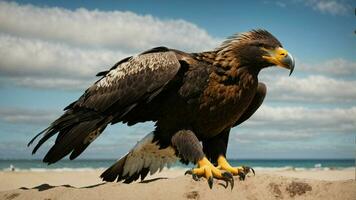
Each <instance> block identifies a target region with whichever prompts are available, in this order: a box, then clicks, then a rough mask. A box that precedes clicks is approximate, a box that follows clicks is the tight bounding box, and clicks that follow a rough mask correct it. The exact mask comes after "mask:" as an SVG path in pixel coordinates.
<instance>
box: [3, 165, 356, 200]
mask: <svg viewBox="0 0 356 200" xmlns="http://www.w3.org/2000/svg"><path fill="white" fill-rule="evenodd" d="M100 173H101V171H100V170H92V171H65V172H57V171H45V172H30V171H22V172H4V171H2V172H0V180H1V181H0V199H6V200H10V199H47V200H49V199H140V200H142V199H215V200H216V199H356V181H355V180H354V177H355V175H354V170H353V169H347V170H346V169H345V170H306V171H294V170H285V171H257V174H256V176H253V175H250V176H249V177H247V178H246V180H245V181H239V180H238V178H237V177H236V178H235V187H234V188H233V190H231V189H230V188H227V189H225V188H224V187H223V185H222V183H223V182H221V181H215V182H214V187H213V189H209V187H208V184H207V182H206V181H205V180H203V179H202V180H200V181H194V180H192V179H191V177H190V176H188V175H187V176H184V175H183V174H184V171H183V170H172V169H170V170H164V171H163V172H161V173H159V174H155V175H153V176H150V177H148V178H147V179H146V180H145V181H144V182H135V183H132V184H123V183H104V182H101V180H100V179H99V175H100Z"/></svg>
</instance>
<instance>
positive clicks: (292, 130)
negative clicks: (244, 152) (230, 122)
mask: <svg viewBox="0 0 356 200" xmlns="http://www.w3.org/2000/svg"><path fill="white" fill-rule="evenodd" d="M355 129H356V107H350V108H343V109H341V108H329V109H326V108H323V109H315V108H305V107H272V106H262V107H261V108H260V109H259V110H258V111H257V112H256V113H255V115H253V116H252V117H251V119H250V120H248V121H246V122H245V123H244V124H242V125H241V126H240V127H237V128H235V129H233V131H232V133H233V134H232V135H233V138H234V140H236V142H239V143H250V142H252V143H254V142H256V141H259V142H280V141H292V142H296V141H306V140H312V139H315V138H318V137H320V136H321V135H324V136H325V135H333V136H336V135H337V136H342V135H350V134H352V133H353V132H354V130H355Z"/></svg>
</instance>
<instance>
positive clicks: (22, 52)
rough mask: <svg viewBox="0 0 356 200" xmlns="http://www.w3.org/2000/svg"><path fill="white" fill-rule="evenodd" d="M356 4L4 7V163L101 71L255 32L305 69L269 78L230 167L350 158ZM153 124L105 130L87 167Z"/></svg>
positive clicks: (0, 26) (0, 144)
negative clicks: (252, 161) (131, 59)
mask: <svg viewBox="0 0 356 200" xmlns="http://www.w3.org/2000/svg"><path fill="white" fill-rule="evenodd" d="M355 6H356V5H355V2H353V1H336V0H295V1H288V3H286V2H284V1H253V2H252V1H246V2H243V1H219V2H218V1H211V2H209V1H192V2H189V3H187V2H184V1H163V0H156V1H100V3H99V1H11V2H8V1H2V2H0V94H1V98H0V158H26V159H29V158H40V157H41V156H43V154H44V153H45V152H46V150H48V148H49V147H50V145H51V143H49V144H47V145H45V146H44V148H42V150H41V151H40V152H39V154H38V155H35V156H34V157H32V156H31V154H30V149H28V148H27V147H26V144H27V142H28V140H29V139H30V138H31V137H32V136H33V135H35V133H37V132H39V131H41V130H42V129H44V128H46V126H47V125H48V124H49V123H50V122H51V121H52V120H54V119H55V118H56V117H58V116H59V115H60V114H61V110H62V109H63V108H64V107H65V106H66V105H67V104H69V103H70V102H72V101H74V100H75V99H76V98H78V97H79V96H80V95H81V94H82V92H83V91H84V90H85V89H86V88H87V87H88V86H90V84H91V83H93V82H94V81H95V80H96V78H95V74H96V73H97V72H98V71H102V70H104V69H107V68H109V67H110V66H111V65H112V64H114V63H115V62H116V61H118V60H120V59H122V58H123V57H125V56H128V55H132V54H136V53H139V52H141V51H144V50H146V49H148V48H151V47H154V46H162V45H164V46H168V47H171V48H177V49H181V50H185V51H188V52H197V51H202V50H209V49H213V48H214V47H216V46H218V45H219V43H220V42H221V41H223V40H224V38H226V37H228V36H230V35H232V34H234V33H236V32H244V31H248V30H250V29H253V28H264V29H267V30H269V31H270V32H271V33H273V34H274V35H275V36H276V37H277V38H278V39H279V40H280V41H281V42H282V44H283V45H284V47H285V48H286V49H287V50H288V51H289V52H291V53H292V54H293V56H294V57H296V59H297V65H296V69H295V73H294V74H293V75H292V76H291V77H288V72H287V71H284V70H281V69H277V68H270V69H266V70H264V71H262V72H261V74H260V80H261V81H263V82H265V83H266V84H267V88H268V93H267V97H266V99H265V103H264V105H263V106H262V107H261V109H260V110H259V111H258V112H257V113H256V114H255V116H253V117H252V118H251V120H249V121H248V122H247V123H245V124H243V125H242V126H241V127H237V128H234V129H233V130H232V133H231V136H230V143H229V150H228V156H230V157H233V158H351V157H353V155H354V150H355V144H354V137H355V132H356V90H355V88H354V85H356V57H355V55H356V48H355V46H356V35H355V34H354V31H355V30H356V23H355V22H356V17H355V15H354V8H355ZM152 128H153V126H152V124H151V123H144V124H139V125H137V126H134V127H127V126H125V125H122V124H119V125H114V126H112V127H110V128H108V129H107V130H106V131H105V134H103V135H102V136H101V137H99V138H98V139H97V140H96V141H95V143H93V144H92V145H91V146H90V147H89V148H88V149H87V151H86V152H85V153H84V154H83V155H81V156H80V158H118V157H120V156H121V155H122V154H124V153H125V152H126V151H127V150H129V148H130V147H132V146H133V145H134V144H135V143H136V141H137V140H139V139H140V138H141V137H143V136H144V135H145V134H147V133H149V132H150V131H151V130H152Z"/></svg>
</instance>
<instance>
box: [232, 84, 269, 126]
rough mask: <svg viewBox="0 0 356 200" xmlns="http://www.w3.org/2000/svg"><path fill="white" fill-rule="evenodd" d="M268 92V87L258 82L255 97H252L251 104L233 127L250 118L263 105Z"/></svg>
mask: <svg viewBox="0 0 356 200" xmlns="http://www.w3.org/2000/svg"><path fill="white" fill-rule="evenodd" d="M266 93H267V88H266V85H265V84H264V83H258V87H257V92H256V94H255V97H254V98H253V99H252V101H251V103H250V105H249V106H248V108H247V109H246V111H245V112H244V114H243V115H241V117H240V118H239V119H238V120H237V122H236V123H235V124H234V126H233V127H235V126H237V125H239V124H241V123H242V122H244V121H246V120H248V119H249V118H250V117H251V116H252V115H253V114H254V113H255V112H256V111H257V109H258V108H259V107H260V106H261V104H262V102H263V100H264V99H265V96H266Z"/></svg>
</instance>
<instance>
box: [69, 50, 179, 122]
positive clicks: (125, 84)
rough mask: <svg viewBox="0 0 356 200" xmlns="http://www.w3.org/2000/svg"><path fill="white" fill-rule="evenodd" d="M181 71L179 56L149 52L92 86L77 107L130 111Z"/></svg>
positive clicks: (109, 73)
mask: <svg viewBox="0 0 356 200" xmlns="http://www.w3.org/2000/svg"><path fill="white" fill-rule="evenodd" d="M179 69H180V63H179V60H178V59H177V56H176V53H175V52H173V51H164V52H156V51H154V52H153V53H145V54H141V55H138V56H136V57H132V58H129V59H126V62H121V63H120V64H119V65H118V66H117V67H116V68H113V69H112V70H111V71H109V72H108V73H107V74H106V75H105V76H104V77H103V78H102V79H100V80H99V81H97V82H96V83H95V84H94V85H93V86H91V87H90V88H89V89H88V90H87V91H86V92H85V94H84V95H82V97H81V98H80V99H79V100H78V101H77V102H76V103H75V104H74V105H73V106H74V107H85V108H90V109H93V110H95V111H100V112H104V113H105V112H115V113H118V112H120V113H121V115H122V114H125V113H127V112H129V111H130V110H131V109H132V108H133V107H135V106H136V104H135V103H136V102H139V101H142V100H147V101H150V100H151V99H152V98H154V97H155V96H156V95H157V94H159V93H160V91H161V90H162V88H163V87H164V86H165V85H166V84H167V83H168V82H169V81H170V80H172V79H173V78H174V77H175V75H176V74H177V72H178V71H179Z"/></svg>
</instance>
